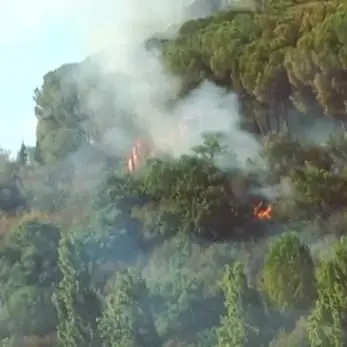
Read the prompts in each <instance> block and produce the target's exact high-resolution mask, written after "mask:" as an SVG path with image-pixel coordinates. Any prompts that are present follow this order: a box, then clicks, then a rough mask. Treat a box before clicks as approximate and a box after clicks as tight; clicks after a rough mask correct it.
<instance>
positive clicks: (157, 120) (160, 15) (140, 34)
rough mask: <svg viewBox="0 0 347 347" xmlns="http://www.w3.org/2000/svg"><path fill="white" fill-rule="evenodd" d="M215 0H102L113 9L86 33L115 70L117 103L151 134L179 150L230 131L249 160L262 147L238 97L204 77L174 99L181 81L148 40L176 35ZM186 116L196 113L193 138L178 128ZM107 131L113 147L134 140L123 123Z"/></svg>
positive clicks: (92, 107)
mask: <svg viewBox="0 0 347 347" xmlns="http://www.w3.org/2000/svg"><path fill="white" fill-rule="evenodd" d="M212 3H213V2H212V1H199V2H198V1H197V2H195V4H194V6H191V5H192V1H191V0H186V1H183V0H182V1H178V2H169V1H159V0H149V1H125V0H121V1H118V2H117V5H116V6H114V4H112V6H111V7H108V6H109V3H108V2H107V1H101V2H98V3H97V6H98V7H97V8H98V11H96V12H98V13H104V14H105V13H108V17H109V20H104V21H101V22H98V21H94V22H93V23H94V24H93V25H91V26H90V27H89V29H88V31H87V33H86V35H87V37H88V42H89V45H90V49H91V52H93V53H95V54H97V55H95V56H97V62H98V65H99V67H100V69H101V70H102V72H103V73H104V74H105V75H106V76H114V78H113V80H112V81H111V83H110V88H115V94H116V95H117V97H116V100H115V104H117V105H116V107H118V108H119V109H122V110H123V111H124V110H125V111H126V112H128V113H129V114H131V115H132V117H133V121H134V122H135V123H136V125H137V126H138V127H139V128H142V129H145V130H146V132H148V133H149V134H150V135H151V137H152V140H153V141H154V143H155V145H156V147H158V148H160V150H163V151H167V152H170V153H171V154H175V155H179V154H182V153H186V152H187V151H189V149H190V147H191V146H194V145H197V144H198V143H199V142H200V139H201V134H202V133H204V132H209V131H216V132H220V131H222V132H227V133H228V134H229V135H230V136H229V144H230V147H231V148H232V150H233V152H235V153H236V154H237V156H238V161H239V163H240V164H242V165H243V166H245V165H246V162H247V159H248V158H250V157H254V155H256V154H258V153H259V151H260V148H261V147H260V145H259V144H258V142H257V141H256V140H255V139H254V138H253V137H252V136H251V135H249V134H248V133H246V132H245V131H242V130H241V128H240V116H239V109H238V102H237V97H236V96H235V95H233V94H231V93H230V92H229V93H227V92H225V91H223V90H222V89H220V88H218V87H217V86H215V85H213V84H212V83H203V84H202V85H201V86H200V87H199V88H198V89H197V90H195V91H194V92H193V93H191V95H189V96H188V97H186V98H185V99H184V100H182V101H180V102H178V103H173V105H172V102H171V101H172V100H173V98H174V97H175V96H176V95H177V92H178V88H179V81H178V79H177V78H175V77H174V76H172V75H170V74H169V73H168V71H167V70H166V69H165V67H164V64H163V62H162V61H161V58H160V55H158V54H156V53H155V52H153V51H152V52H150V51H148V50H147V49H146V47H145V42H146V40H148V39H151V38H153V37H155V36H157V37H164V38H173V37H175V35H176V34H177V30H178V28H179V27H180V25H181V24H183V23H184V22H185V21H187V20H188V19H190V18H196V17H201V16H206V15H208V14H211V13H212V11H213V10H214V9H213V7H212V6H211V4H212ZM102 6H104V8H100V7H102ZM120 76H121V77H120ZM102 92H103V91H100V90H98V89H96V90H95V91H94V92H93V95H91V96H90V97H89V98H88V100H87V101H86V105H85V107H86V108H87V109H88V110H89V111H90V112H88V113H91V114H93V113H94V114H96V113H97V109H98V107H99V102H98V101H99V96H100V94H101V93H102ZM169 105H171V106H169ZM183 119H185V120H189V119H192V122H191V123H190V124H191V126H190V129H189V134H188V140H183V139H182V138H179V134H178V132H177V128H178V123H179V122H180V121H182V120H183ZM194 119H195V120H194ZM106 123H108V122H106ZM111 123H112V122H111ZM188 123H189V122H188ZM102 132H103V141H104V144H107V146H108V147H109V149H110V150H112V151H117V150H120V151H124V150H125V148H124V147H128V146H129V143H128V142H129V141H128V140H129V139H128V138H127V134H126V132H124V131H122V130H121V129H119V128H110V127H109V126H107V127H106V128H104V129H102ZM125 144H126V145H125Z"/></svg>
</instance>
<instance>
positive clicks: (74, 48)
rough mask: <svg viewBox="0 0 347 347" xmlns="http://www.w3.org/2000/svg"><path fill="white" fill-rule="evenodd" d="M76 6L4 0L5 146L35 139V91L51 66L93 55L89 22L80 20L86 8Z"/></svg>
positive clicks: (0, 118)
mask: <svg viewBox="0 0 347 347" xmlns="http://www.w3.org/2000/svg"><path fill="white" fill-rule="evenodd" d="M73 1H74V0H71V2H70V4H71V3H72V2H73ZM70 4H69V2H68V1H67V0H60V1H59V0H56V2H55V0H53V1H52V0H46V1H45V0H1V1H0V47H1V48H0V49H1V54H0V76H1V78H0V101H1V102H0V147H1V148H5V149H9V150H11V151H17V149H18V148H19V146H20V144H21V142H22V141H23V140H24V141H25V142H26V143H27V144H34V143H35V126H36V119H35V115H34V111H33V108H34V103H33V100H32V96H33V90H34V89H35V87H37V86H39V85H41V82H42V77H43V75H44V74H45V73H46V72H48V71H49V70H50V69H54V68H56V67H58V66H60V65H61V64H63V63H66V62H72V61H79V60H82V59H83V58H84V57H85V56H86V55H87V53H88V52H87V49H86V47H87V46H86V45H85V44H84V43H83V40H82V39H81V38H82V36H81V32H82V31H83V26H82V24H83V23H82V22H78V21H75V19H76V18H77V17H76V15H77V14H78V11H79V10H83V6H82V7H79V6H77V5H78V4H77V3H74V5H73V6H71V5H70ZM80 4H81V3H80ZM67 10H69V11H67ZM67 13H69V15H67ZM81 29H82V30H81Z"/></svg>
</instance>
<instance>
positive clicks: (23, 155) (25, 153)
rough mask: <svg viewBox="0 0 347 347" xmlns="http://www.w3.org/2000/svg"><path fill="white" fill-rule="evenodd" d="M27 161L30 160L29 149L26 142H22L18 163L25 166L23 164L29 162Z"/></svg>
mask: <svg viewBox="0 0 347 347" xmlns="http://www.w3.org/2000/svg"><path fill="white" fill-rule="evenodd" d="M27 162H28V151H27V148H26V146H25V144H24V142H22V144H21V146H20V149H19V152H18V154H17V163H18V164H19V165H20V166H23V165H25V164H27Z"/></svg>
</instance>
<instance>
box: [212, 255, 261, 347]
mask: <svg viewBox="0 0 347 347" xmlns="http://www.w3.org/2000/svg"><path fill="white" fill-rule="evenodd" d="M221 286H222V289H223V291H224V295H225V307H226V311H227V313H226V315H225V316H224V317H222V320H221V326H220V328H219V329H218V330H217V335H218V346H220V347H224V346H230V347H231V346H232V347H248V346H254V345H255V344H257V345H262V336H261V335H262V333H264V331H261V324H262V323H261V322H262V321H263V320H264V319H265V316H264V310H263V306H262V303H261V300H260V297H259V296H258V294H257V293H256V292H255V291H254V290H252V289H251V288H250V287H249V286H248V285H247V279H246V275H245V272H244V268H243V265H242V264H241V263H238V262H237V263H235V264H234V265H233V266H232V267H231V266H227V267H226V269H225V272H224V275H223V278H222V281H221Z"/></svg>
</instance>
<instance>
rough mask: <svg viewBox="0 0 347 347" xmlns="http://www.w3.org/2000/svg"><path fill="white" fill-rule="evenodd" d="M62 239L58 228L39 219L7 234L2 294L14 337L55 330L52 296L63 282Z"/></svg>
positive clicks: (0, 257)
mask: <svg viewBox="0 0 347 347" xmlns="http://www.w3.org/2000/svg"><path fill="white" fill-rule="evenodd" d="M59 239H60V229H59V228H58V227H57V226H55V225H53V224H50V223H47V222H43V221H40V220H38V219H37V218H34V219H24V220H23V221H22V222H21V223H20V224H18V226H17V227H16V228H15V229H14V230H13V231H12V232H10V233H9V234H8V235H6V238H5V242H4V243H3V244H2V246H1V253H0V264H1V272H0V283H1V290H0V295H1V300H2V302H3V303H4V304H5V305H6V307H7V310H8V320H7V324H8V327H9V329H10V331H11V332H12V333H13V334H14V335H18V334H29V335H30V334H36V335H44V334H47V333H51V332H52V331H54V329H55V325H56V322H57V320H56V313H55V309H54V306H53V305H52V303H51V295H52V291H53V290H54V288H55V287H56V285H57V283H58V281H59V280H60V271H59V269H58V251H57V249H58V244H59Z"/></svg>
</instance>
